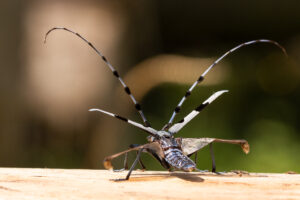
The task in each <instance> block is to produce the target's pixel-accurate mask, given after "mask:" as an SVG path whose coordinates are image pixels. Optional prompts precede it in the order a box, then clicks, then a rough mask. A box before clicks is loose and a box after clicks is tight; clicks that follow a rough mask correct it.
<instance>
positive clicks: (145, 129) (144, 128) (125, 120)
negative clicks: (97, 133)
mask: <svg viewBox="0 0 300 200" xmlns="http://www.w3.org/2000/svg"><path fill="white" fill-rule="evenodd" d="M89 111H90V112H94V111H96V112H101V113H104V114H106V115H109V116H111V117H114V118H117V119H119V120H121V121H124V122H127V123H128V124H131V125H133V126H135V127H138V128H139V129H142V130H143V131H146V132H147V133H149V134H150V135H152V136H157V135H158V133H157V130H155V129H153V128H151V127H146V126H144V125H142V124H140V123H137V122H135V121H132V120H130V119H127V118H125V117H122V116H120V115H117V114H114V113H110V112H107V111H105V110H101V109H99V108H92V109H89Z"/></svg>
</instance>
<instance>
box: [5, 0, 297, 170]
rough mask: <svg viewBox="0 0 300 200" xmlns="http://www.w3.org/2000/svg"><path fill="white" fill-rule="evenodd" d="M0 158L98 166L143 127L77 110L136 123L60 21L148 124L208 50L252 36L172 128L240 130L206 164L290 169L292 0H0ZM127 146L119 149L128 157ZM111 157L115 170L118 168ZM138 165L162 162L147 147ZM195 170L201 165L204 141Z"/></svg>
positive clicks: (203, 64) (192, 133)
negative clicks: (245, 144)
mask: <svg viewBox="0 0 300 200" xmlns="http://www.w3.org/2000/svg"><path fill="white" fill-rule="evenodd" d="M0 5H1V6H0V13H1V17H0V21H1V24H2V25H1V31H0V34H1V36H0V44H1V46H0V51H1V54H0V55H1V59H0V60H1V61H0V62H1V73H0V76H1V78H0V88H1V93H0V94H1V96H0V166H1V167H48V168H89V169H90V168H93V169H99V168H103V166H102V160H103V158H104V157H105V156H108V155H111V154H114V153H116V152H119V151H122V150H124V149H126V148H128V146H129V145H130V144H143V143H146V136H147V135H146V134H145V133H144V132H142V131H140V130H138V129H136V128H134V127H130V126H129V125H128V124H126V123H123V122H121V121H119V120H116V119H112V118H109V117H107V116H104V115H101V114H98V113H89V112H88V109H89V108H93V107H99V108H102V109H105V110H107V111H110V112H114V113H118V114H120V115H122V116H125V117H128V118H130V119H132V120H135V121H138V122H141V119H140V118H139V116H138V114H137V113H136V111H135V109H134V107H133V105H132V103H131V101H130V99H129V98H128V96H127V95H126V94H125V93H124V92H123V91H122V87H121V85H120V83H119V82H118V81H117V80H116V79H115V78H114V77H113V76H112V74H111V72H110V70H109V69H108V68H107V66H105V65H104V63H103V62H102V60H101V59H100V58H99V57H97V55H96V54H95V53H94V52H93V51H92V50H91V49H90V48H89V47H88V46H87V45H86V44H85V43H83V42H82V41H80V40H79V39H78V38H76V37H75V36H74V35H71V34H69V33H67V32H63V31H57V32H53V33H52V34H51V35H50V36H49V38H48V41H47V44H46V45H44V44H43V38H44V34H45V33H46V32H47V31H48V30H49V29H50V28H52V27H53V26H65V27H68V28H70V29H73V30H75V31H77V32H79V33H81V34H82V35H83V36H85V37H86V38H87V39H89V40H90V41H91V42H92V43H93V44H94V45H95V46H96V47H97V48H99V49H100V50H101V52H102V53H103V54H104V55H106V57H107V58H108V60H109V61H110V62H111V63H112V64H113V65H114V66H115V68H116V69H117V70H118V71H119V72H120V74H121V76H122V77H124V80H125V82H126V83H127V84H128V85H129V87H130V88H131V90H132V93H133V94H134V95H135V96H136V98H137V100H138V101H139V102H140V103H141V105H142V108H143V110H144V113H145V115H146V117H147V118H148V120H149V121H150V122H151V124H152V126H153V127H154V128H157V129H160V128H161V127H162V126H163V125H164V124H165V123H166V122H167V121H168V120H169V118H170V117H171V114H172V112H173V109H174V108H175V107H176V105H177V103H178V102H179V100H180V99H181V97H182V96H183V95H184V94H185V91H186V90H187V89H188V88H189V87H190V85H191V84H192V83H193V82H194V81H195V80H197V78H198V77H199V75H200V74H201V72H203V71H204V70H205V69H206V68H207V67H208V66H209V65H210V64H211V63H212V62H213V61H214V60H215V59H217V58H218V57H219V56H221V55H222V54H223V53H225V52H226V51H228V50H229V49H231V48H232V47H234V46H236V45H238V44H240V43H242V42H246V41H249V40H253V39H260V38H266V39H272V40H275V41H277V42H279V43H280V44H281V45H282V46H284V47H285V48H286V50H287V52H288V54H289V57H288V58H286V57H285V56H284V55H283V54H282V52H281V51H280V49H278V48H277V47H276V46H274V45H271V44H255V45H252V46H248V47H243V48H242V49H240V50H239V51H237V52H235V53H233V54H231V55H230V56H228V57H227V58H226V59H224V60H223V61H222V62H221V63H220V64H219V65H217V66H216V67H215V68H214V69H213V70H212V71H210V72H209V74H208V75H207V77H206V79H205V81H204V82H203V84H200V85H199V86H197V88H196V89H195V90H194V91H193V94H192V95H191V97H190V98H189V99H188V100H187V101H186V102H185V104H184V106H183V107H182V112H181V113H180V114H179V115H178V116H177V117H176V119H175V121H178V120H180V119H181V118H182V117H184V116H185V115H186V114H188V113H189V112H190V111H191V110H192V109H194V108H195V107H196V106H198V105H199V104H200V103H201V102H202V101H204V100H205V99H206V98H208V97H209V96H210V95H211V94H212V93H213V92H216V91H218V90H222V89H228V90H229V93H227V94H225V95H223V96H222V97H220V98H219V99H218V100H217V101H215V102H214V103H213V104H212V105H210V106H209V107H207V108H206V109H205V110H203V112H202V113H201V114H200V115H199V116H198V117H197V118H195V119H194V120H193V121H191V122H190V123H189V124H188V125H187V126H186V127H185V128H184V129H182V130H181V132H180V133H178V135H177V136H178V137H217V138H223V139H246V140H248V141H249V143H250V147H251V149H250V154H248V155H245V154H243V152H242V151H241V149H240V148H239V147H238V146H236V145H227V144H216V145H214V151H215V157H216V163H217V170H218V171H224V170H227V171H228V170H233V169H240V170H247V171H253V172H254V171H255V172H287V171H296V172H299V171H300V156H299V154H300V123H299V118H300V107H299V105H300V103H299V100H300V88H299V77H300V68H299V67H300V66H299V63H300V53H299V52H300V13H299V8H300V2H299V1H291V0H287V1H270V0H265V1H258V0H252V1H233V0H227V1H199V0H191V1H171V0H165V1H159V0H153V1H147V0H123V1H104V0H102V1H46V0H45V1H14V0H13V1H1V3H0ZM134 156H135V153H132V155H130V160H131V161H132V160H133V159H134ZM122 159H123V158H120V159H117V160H116V161H115V162H114V164H115V166H116V168H121V167H122V162H123V161H122ZM142 160H143V161H144V162H145V165H146V167H147V168H148V169H153V170H160V169H162V167H161V166H160V165H159V163H158V162H156V160H154V159H153V158H151V157H150V156H149V155H143V157H142ZM198 168H200V169H210V168H211V161H210V154H209V151H208V148H205V149H203V150H202V151H200V153H199V154H198Z"/></svg>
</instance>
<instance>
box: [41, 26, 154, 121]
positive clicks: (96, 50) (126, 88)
mask: <svg viewBox="0 0 300 200" xmlns="http://www.w3.org/2000/svg"><path fill="white" fill-rule="evenodd" d="M54 30H65V31H68V32H70V33H73V34H74V35H76V36H77V37H79V38H80V39H82V40H83V41H84V42H85V43H87V44H88V45H89V46H90V47H92V49H94V51H95V52H96V53H97V54H98V55H99V56H100V57H101V58H102V60H103V61H104V62H105V63H106V65H107V66H108V67H109V69H110V70H111V71H112V73H113V75H114V76H115V77H116V78H118V80H119V81H120V83H121V84H122V86H123V88H124V90H125V92H126V93H127V94H128V95H129V97H130V98H131V100H132V102H133V103H134V106H135V109H136V110H137V111H138V112H139V114H140V116H141V117H142V120H143V122H144V125H145V126H146V127H151V125H150V123H149V122H148V121H147V119H146V117H145V115H144V113H143V111H142V108H141V105H140V104H139V103H138V102H137V101H136V100H135V98H134V96H133V95H132V93H131V91H130V89H129V87H128V86H127V85H126V84H125V82H124V81H123V79H122V78H121V77H120V75H119V73H118V72H117V70H116V69H115V68H114V67H113V66H112V65H111V64H110V62H108V60H107V59H106V57H105V56H104V55H102V53H101V52H100V51H99V50H98V49H97V48H96V47H95V46H94V45H93V44H92V43H91V42H89V41H88V40H87V39H85V38H84V37H82V36H81V35H80V34H79V33H76V32H74V31H72V30H70V29H68V28H64V27H54V28H52V29H50V30H49V31H48V32H47V33H46V35H45V40H44V43H46V40H47V37H48V35H49V34H50V33H51V32H52V31H54Z"/></svg>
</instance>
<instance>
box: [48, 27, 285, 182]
mask: <svg viewBox="0 0 300 200" xmlns="http://www.w3.org/2000/svg"><path fill="white" fill-rule="evenodd" d="M54 30H65V31H68V32H70V33H72V34H74V35H76V36H78V37H79V38H80V39H82V40H83V41H84V42H86V43H87V44H88V45H89V46H90V47H91V48H92V49H94V51H95V52H96V53H97V54H98V55H99V56H100V57H101V58H102V60H103V61H104V62H105V64H106V65H107V66H108V67H109V69H110V70H111V71H112V73H113V75H114V76H115V77H116V78H117V79H118V80H119V81H120V83H121V84H122V86H123V88H124V90H125V92H126V93H127V94H128V95H129V97H130V98H131V100H132V102H133V103H134V105H135V108H136V110H137V111H138V113H139V114H140V116H141V118H142V120H143V123H144V124H140V123H137V122H134V121H132V120H129V119H127V118H125V117H122V116H120V115H117V114H113V113H110V112H107V111H104V110H101V109H98V108H93V109H89V111H97V112H101V113H104V114H106V115H109V116H111V117H115V118H117V119H119V120H121V121H124V122H127V123H128V124H131V125H133V126H135V127H137V128H139V129H141V130H143V131H145V132H146V133H148V134H149V136H148V137H147V140H148V143H146V144H143V145H137V144H135V145H131V146H130V148H129V149H128V150H126V151H122V152H120V153H117V154H114V155H111V156H108V157H106V158H105V159H104V162H103V164H104V167H105V168H106V169H113V167H112V164H111V160H112V159H114V158H116V157H118V156H120V155H123V154H125V161H124V169H128V167H127V153H128V152H130V151H137V157H136V159H135V161H134V162H133V164H132V166H131V167H130V169H129V172H128V174H127V176H126V178H125V179H126V180H128V179H129V177H130V174H131V172H132V171H133V169H134V167H135V166H136V164H137V162H139V163H140V164H141V166H142V168H143V169H145V166H144V164H143V163H142V161H141V159H140V156H141V153H142V152H145V153H149V154H151V155H152V156H153V157H154V158H156V159H157V160H158V161H159V162H160V164H161V165H162V166H163V167H164V168H166V169H168V170H172V168H175V169H178V170H182V171H186V172H191V171H194V170H197V171H200V170H199V169H197V167H196V160H197V151H199V150H200V149H202V148H203V147H205V146H207V145H209V146H210V153H211V157H212V171H213V172H216V164H215V159H214V154H213V149H212V143H213V142H221V143H228V144H239V145H240V146H241V148H242V150H243V151H244V152H245V153H246V154H247V153H248V152H249V150H250V147H249V144H248V142H247V141H246V140H225V139H217V138H175V137H174V135H175V134H176V133H177V132H178V131H180V130H181V129H182V128H183V127H184V126H185V125H186V124H187V123H189V122H190V121H191V120H192V119H193V118H194V117H196V116H197V115H198V114H199V113H200V112H201V111H202V110H203V109H204V108H205V107H206V106H208V105H209V104H211V103H212V102H213V101H214V100H215V99H217V98H218V97H219V96H221V95H222V94H224V93H226V92H228V90H221V91H218V92H216V93H214V94H213V95H211V96H210V97H209V98H208V99H207V100H205V101H204V102H203V103H202V104H200V105H199V106H198V107H197V108H195V109H194V110H193V111H192V112H191V113H189V114H188V115H187V116H186V117H184V118H183V119H182V120H180V121H178V122H177V123H175V124H173V121H174V118H175V116H176V114H178V113H179V112H180V109H181V106H182V104H183V103H184V101H185V100H186V99H187V98H188V97H189V96H190V95H191V93H192V91H193V89H194V88H195V87H196V86H197V85H198V84H199V83H201V82H202V81H203V80H204V77H205V75H206V74H207V73H208V72H209V71H210V70H211V69H212V68H213V67H214V66H215V65H216V64H218V63H219V62H220V61H221V60H222V59H223V58H224V57H226V56H227V55H229V54H230V53H232V52H234V51H236V50H238V49H239V48H241V47H243V46H248V45H251V44H256V43H271V44H274V45H276V46H277V47H279V48H280V49H281V50H282V51H283V53H284V54H285V55H287V54H286V50H285V49H284V48H283V47H282V46H281V45H280V44H278V43H277V42H276V41H272V40H267V39H259V40H252V41H248V42H245V43H242V44H240V45H238V46H236V47H234V48H232V49H231V50H229V51H227V52H226V53H225V54H223V55H222V56H221V57H220V58H218V59H217V60H216V61H215V62H214V63H212V64H211V65H210V66H209V67H208V68H207V69H206V70H205V71H204V72H203V74H201V75H200V77H199V78H198V80H196V81H195V82H194V84H193V85H192V86H191V87H190V88H189V89H188V91H187V92H186V93H185V95H184V96H183V97H182V99H181V100H180V102H179V103H178V105H177V106H176V108H175V109H174V112H173V114H172V116H171V118H170V120H169V122H168V123H167V124H166V125H164V127H163V128H162V129H161V130H156V129H154V128H152V127H151V125H150V123H149V122H148V121H147V119H146V117H145V115H144V113H143V111H142V108H141V106H140V104H139V103H138V102H137V101H136V99H135V98H134V96H133V94H132V93H131V91H130V89H129V87H128V86H127V85H126V84H125V82H124V81H123V79H122V78H121V77H120V75H119V73H118V72H117V71H116V69H115V68H114V67H113V66H112V65H111V64H110V62H108V60H107V59H106V58H105V57H104V56H103V55H102V53H101V52H100V51H99V50H98V49H96V47H95V46H94V45H93V44H92V43H90V42H89V41H88V40H86V39H85V38H84V37H82V36H81V35H80V34H79V33H76V32H74V31H72V30H70V29H67V28H64V27H54V28H52V29H50V30H49V31H48V32H47V33H46V35H45V40H44V43H46V39H47V36H48V35H49V34H50V33H51V32H52V31H54ZM193 154H195V162H194V161H192V160H191V159H190V158H189V157H190V156H191V155H193Z"/></svg>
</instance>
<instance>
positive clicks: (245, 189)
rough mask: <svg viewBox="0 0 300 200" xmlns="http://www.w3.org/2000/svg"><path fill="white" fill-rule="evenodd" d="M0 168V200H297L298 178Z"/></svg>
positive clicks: (280, 175)
mask: <svg viewBox="0 0 300 200" xmlns="http://www.w3.org/2000/svg"><path fill="white" fill-rule="evenodd" d="M125 176H126V172H111V171H106V170H65V169H22V168H0V199H1V200H2V199H222V200H224V199H256V200H260V199H300V175H298V174H255V173H251V174H241V173H240V174H235V173H226V174H224V175H215V174H212V173H184V172H172V173H169V172H157V171H146V172H141V171H134V172H133V175H132V177H131V179H130V180H129V181H116V179H119V178H124V177H125Z"/></svg>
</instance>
